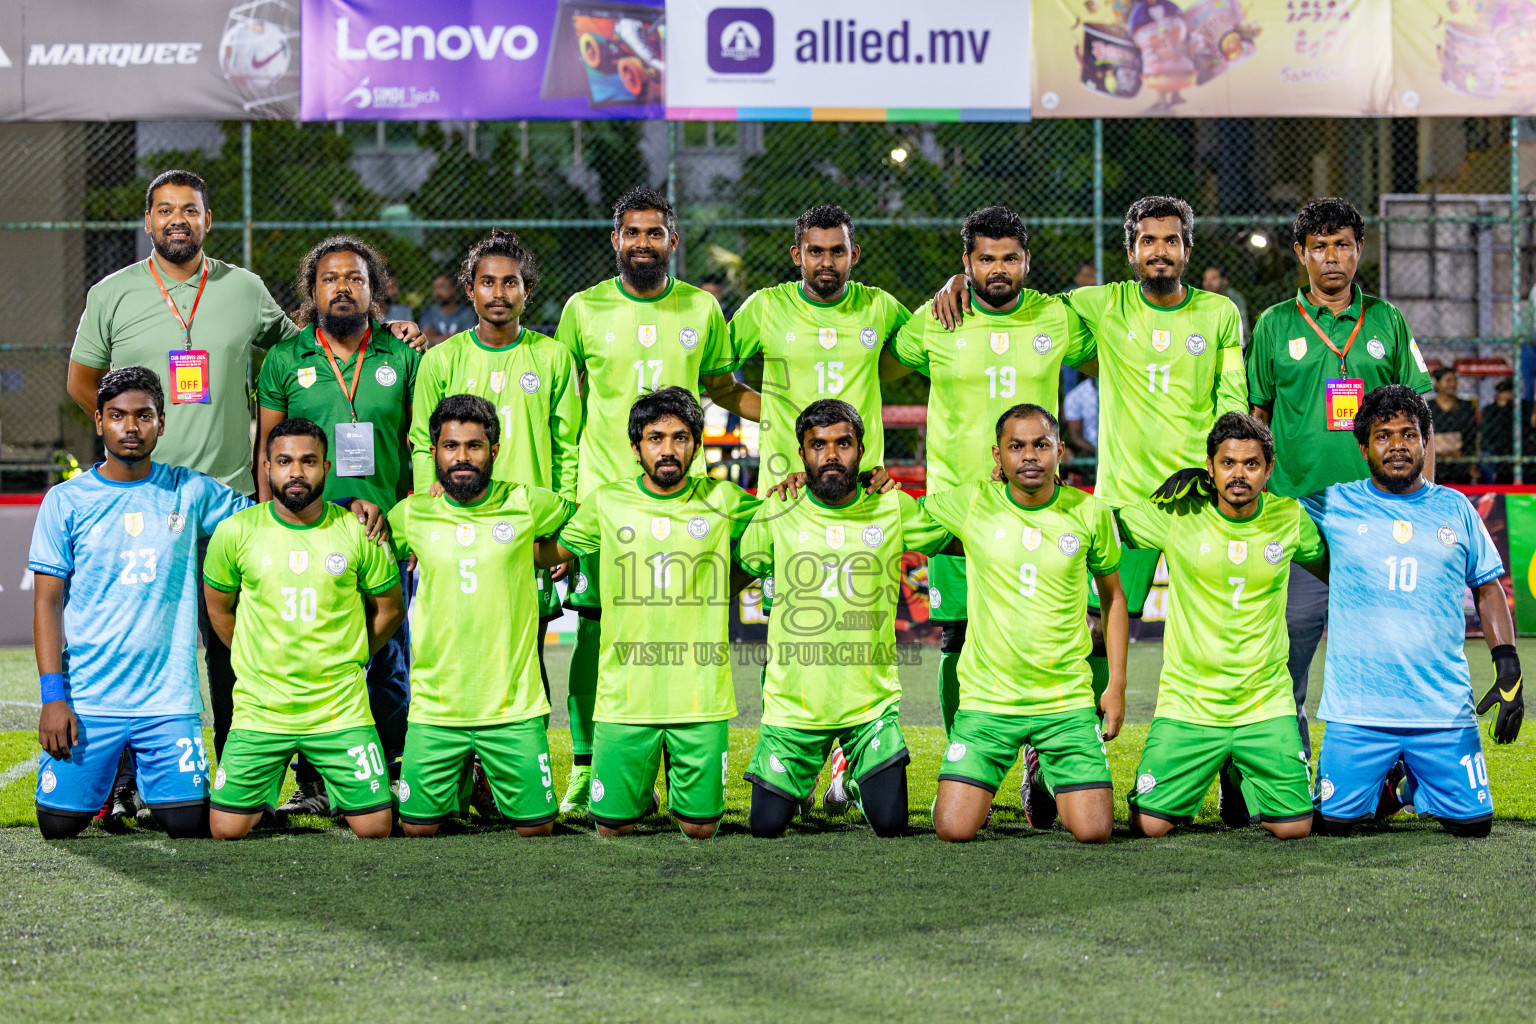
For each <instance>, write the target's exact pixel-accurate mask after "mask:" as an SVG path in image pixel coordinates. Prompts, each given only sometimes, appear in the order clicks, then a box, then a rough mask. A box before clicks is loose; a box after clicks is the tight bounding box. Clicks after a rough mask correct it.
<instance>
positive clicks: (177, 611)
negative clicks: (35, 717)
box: [27, 462, 251, 717]
mask: <svg viewBox="0 0 1536 1024" xmlns="http://www.w3.org/2000/svg"><path fill="white" fill-rule="evenodd" d="M250 504H251V500H250V499H249V498H247V497H245V495H243V494H240V493H238V492H237V491H233V490H231V489H230V488H228V487H226V486H224V485H223V484H221V483H219V482H218V481H217V480H215V479H214V478H213V477H211V476H204V475H203V474H202V473H199V472H197V471H196V470H191V469H186V468H184V467H181V466H167V465H164V464H163V463H159V462H156V463H154V464H153V468H152V469H151V470H150V473H149V476H147V477H145V478H144V479H143V480H139V481H136V482H134V483H129V484H124V483H115V482H113V481H111V480H108V479H106V478H105V477H103V476H102V475H101V474H100V473H99V472H97V470H95V469H92V470H91V471H90V472H89V473H82V474H81V475H79V476H77V477H75V478H74V479H72V480H66V481H64V482H63V483H61V484H59V485H58V486H57V487H54V488H53V489H52V490H50V491H49V492H48V493H47V494H46V495H44V496H43V504H42V507H41V508H40V509H39V510H38V515H37V522H36V524H35V525H34V527H33V529H32V547H31V551H30V552H29V553H28V560H27V567H28V568H29V569H31V570H32V571H33V572H39V573H46V574H47V575H49V576H57V577H59V578H61V579H63V580H66V581H67V588H66V590H65V597H64V677H65V679H66V681H67V682H68V684H69V693H70V705H71V707H73V708H74V710H75V712H76V714H87V715H108V716H120V717H155V716H159V715H182V714H198V713H200V712H201V711H202V709H203V700H202V695H201V693H200V692H199V689H198V684H197V661H196V658H197V595H198V590H199V588H200V587H201V586H202V582H201V581H200V580H199V579H198V574H197V543H198V541H199V540H200V539H201V538H203V537H206V536H209V535H211V534H212V533H213V528H214V527H215V526H217V525H218V524H219V522H220V521H221V520H223V519H225V518H227V517H228V516H231V515H233V514H234V513H235V512H238V511H239V510H240V509H243V508H246V507H248V506H249V505H250Z"/></svg>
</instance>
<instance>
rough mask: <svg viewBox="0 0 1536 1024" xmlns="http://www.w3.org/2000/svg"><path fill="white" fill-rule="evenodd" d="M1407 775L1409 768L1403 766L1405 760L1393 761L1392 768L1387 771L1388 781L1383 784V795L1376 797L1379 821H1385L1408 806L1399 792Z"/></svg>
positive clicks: (1377, 818)
mask: <svg viewBox="0 0 1536 1024" xmlns="http://www.w3.org/2000/svg"><path fill="white" fill-rule="evenodd" d="M1407 777H1408V769H1407V768H1405V767H1403V762H1401V761H1397V762H1395V763H1393V765H1392V768H1391V770H1390V771H1388V772H1387V778H1386V781H1385V782H1383V783H1382V784H1381V796H1380V797H1378V798H1377V799H1376V820H1377V821H1385V820H1386V819H1388V818H1390V817H1392V816H1393V815H1394V814H1396V813H1397V812H1398V811H1401V810H1402V809H1403V808H1404V807H1406V806H1407V804H1406V803H1405V802H1404V801H1403V798H1402V795H1401V794H1400V793H1399V792H1398V788H1399V787H1400V786H1401V785H1402V784H1403V780H1404V779H1406V778H1407Z"/></svg>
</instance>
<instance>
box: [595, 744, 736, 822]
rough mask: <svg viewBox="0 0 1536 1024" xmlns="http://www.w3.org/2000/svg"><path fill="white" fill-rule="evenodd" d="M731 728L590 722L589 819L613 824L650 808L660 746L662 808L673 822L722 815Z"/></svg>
mask: <svg viewBox="0 0 1536 1024" xmlns="http://www.w3.org/2000/svg"><path fill="white" fill-rule="evenodd" d="M730 749H731V728H730V723H729V722H727V721H723V720H722V721H718V722H682V723H679V724H677V725H622V724H620V723H618V722H596V723H593V726H592V811H591V814H592V820H593V821H595V822H597V823H598V824H599V825H607V826H608V827H609V828H618V827H620V826H622V825H632V824H634V823H635V822H637V821H639V820H640V819H641V818H643V817H645V816H646V815H647V814H649V813H650V811H651V789H652V788H653V786H654V783H655V782H656V769H657V768H659V767H660V766H661V758H662V751H663V750H665V751H666V758H667V809H668V810H669V811H671V812H672V816H673V817H674V818H676V819H678V820H679V821H686V822H688V823H689V824H691V825H708V824H710V823H712V822H716V821H719V820H720V819H721V817H722V816H724V814H725V780H726V776H727V773H728V772H729V771H730Z"/></svg>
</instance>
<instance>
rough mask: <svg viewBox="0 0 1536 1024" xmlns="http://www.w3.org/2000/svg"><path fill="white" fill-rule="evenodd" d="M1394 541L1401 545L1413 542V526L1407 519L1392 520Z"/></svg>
mask: <svg viewBox="0 0 1536 1024" xmlns="http://www.w3.org/2000/svg"><path fill="white" fill-rule="evenodd" d="M1392 539H1393V540H1395V541H1397V542H1398V543H1399V544H1407V543H1408V542H1409V541H1411V540H1413V524H1412V523H1410V522H1409V521H1408V520H1406V519H1394V520H1392Z"/></svg>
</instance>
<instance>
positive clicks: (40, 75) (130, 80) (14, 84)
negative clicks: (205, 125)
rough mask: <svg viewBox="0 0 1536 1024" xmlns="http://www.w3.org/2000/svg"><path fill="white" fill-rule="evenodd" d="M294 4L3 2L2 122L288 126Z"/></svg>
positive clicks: (295, 67) (295, 68)
mask: <svg viewBox="0 0 1536 1024" xmlns="http://www.w3.org/2000/svg"><path fill="white" fill-rule="evenodd" d="M298 98H299V11H298V6H297V0H293V2H291V3H290V2H285V0H247V2H243V3H233V2H230V0H199V2H197V3H186V2H185V0H112V2H111V3H104V2H102V0H10V2H8V3H5V4H0V120H5V121H109V120H111V121H125V120H137V119H159V118H208V119H213V118H218V119H223V120H230V119H235V120H240V119H250V118H259V117H274V118H292V117H293V116H294V115H295V114H296V113H297V112H298Z"/></svg>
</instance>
